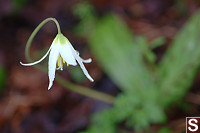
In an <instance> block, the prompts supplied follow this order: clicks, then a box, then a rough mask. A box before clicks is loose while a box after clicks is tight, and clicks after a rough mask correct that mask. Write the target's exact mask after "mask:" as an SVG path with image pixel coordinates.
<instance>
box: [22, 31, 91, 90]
mask: <svg viewBox="0 0 200 133" xmlns="http://www.w3.org/2000/svg"><path fill="white" fill-rule="evenodd" d="M49 52H50V54H49ZM48 54H49V65H48V75H49V86H48V90H50V88H51V87H52V85H53V81H54V78H55V71H56V63H57V65H58V68H57V70H63V64H64V63H66V64H67V66H69V65H72V66H76V65H77V62H78V64H79V65H80V67H81V69H82V70H83V73H84V74H85V76H86V77H87V78H88V79H89V80H90V81H91V82H93V81H94V80H93V79H92V77H91V76H90V75H89V73H88V71H87V70H86V68H85V66H84V64H83V63H90V62H92V59H91V58H89V59H87V60H84V59H82V58H81V57H80V56H79V53H78V51H76V50H75V49H74V48H73V46H72V45H71V43H70V42H69V40H68V39H67V38H66V37H65V36H64V35H63V34H61V33H59V34H57V36H56V37H55V39H54V40H53V43H52V44H51V46H50V48H49V50H48V51H47V53H46V54H45V55H44V56H43V57H42V58H41V59H40V60H38V61H35V62H33V63H28V64H24V63H22V62H20V64H21V65H23V66H32V65H35V64H38V63H40V62H41V61H42V60H44V59H45V58H46V57H47V55H48ZM76 61H77V62H76Z"/></svg>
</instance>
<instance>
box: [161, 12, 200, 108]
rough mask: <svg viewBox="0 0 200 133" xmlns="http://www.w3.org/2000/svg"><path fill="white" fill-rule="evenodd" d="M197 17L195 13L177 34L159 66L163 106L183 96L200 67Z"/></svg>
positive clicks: (199, 14) (199, 20) (198, 14)
mask: <svg viewBox="0 0 200 133" xmlns="http://www.w3.org/2000/svg"><path fill="white" fill-rule="evenodd" d="M199 16H200V12H197V13H196V14H195V15H194V16H193V17H192V18H191V19H190V20H189V21H188V23H187V24H186V25H185V26H184V27H183V29H182V30H181V31H180V33H179V34H177V36H176V37H175V39H174V41H173V42H172V44H171V45H170V48H169V49H168V50H167V53H166V54H165V56H164V57H163V60H162V61H161V63H160V64H159V75H160V78H159V81H160V82H159V83H160V88H161V97H163V99H162V102H163V103H162V104H164V105H165V106H167V105H169V104H170V103H173V102H175V101H177V100H179V99H180V98H182V97H183V96H184V95H185V93H186V92H187V90H188V89H189V87H190V86H191V84H192V82H193V79H194V76H195V74H196V72H197V68H198V67H199V65H200V30H199V29H200V18H199ZM166 96H167V97H166Z"/></svg>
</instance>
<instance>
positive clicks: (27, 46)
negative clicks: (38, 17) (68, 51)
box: [25, 18, 61, 62]
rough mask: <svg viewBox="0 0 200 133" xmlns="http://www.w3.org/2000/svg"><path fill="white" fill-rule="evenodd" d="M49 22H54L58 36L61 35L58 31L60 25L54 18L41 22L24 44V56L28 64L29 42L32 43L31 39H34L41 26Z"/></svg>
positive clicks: (29, 59)
mask: <svg viewBox="0 0 200 133" xmlns="http://www.w3.org/2000/svg"><path fill="white" fill-rule="evenodd" d="M49 21H54V22H55V24H56V26H57V29H58V34H59V33H61V31H60V25H59V23H58V21H57V20H56V19H55V18H47V19H45V20H44V21H42V22H41V23H40V24H39V25H38V26H37V27H36V28H35V30H34V31H33V32H32V34H31V36H30V37H29V39H28V41H27V43H26V50H25V56H26V59H27V60H28V61H29V62H32V60H31V58H30V54H29V51H30V46H31V42H32V41H33V38H34V37H35V35H36V34H37V33H38V31H39V30H40V29H41V28H42V26H44V25H45V24H46V23H47V22H49Z"/></svg>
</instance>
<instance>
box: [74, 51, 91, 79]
mask: <svg viewBox="0 0 200 133" xmlns="http://www.w3.org/2000/svg"><path fill="white" fill-rule="evenodd" d="M76 60H77V61H78V63H79V65H80V67H81V69H82V70H83V73H84V74H85V76H86V77H87V78H88V79H89V80H90V81H91V82H94V80H93V79H92V77H91V76H90V75H89V73H88V71H87V70H86V68H85V66H84V64H83V62H82V60H81V58H80V57H79V56H77V55H76Z"/></svg>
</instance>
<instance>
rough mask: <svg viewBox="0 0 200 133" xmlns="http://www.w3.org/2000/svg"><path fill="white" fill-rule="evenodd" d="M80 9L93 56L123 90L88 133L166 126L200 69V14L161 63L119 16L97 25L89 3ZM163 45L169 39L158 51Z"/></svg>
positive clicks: (160, 41)
mask: <svg viewBox="0 0 200 133" xmlns="http://www.w3.org/2000/svg"><path fill="white" fill-rule="evenodd" d="M75 9H77V10H75V11H74V13H75V14H76V15H78V16H79V18H80V19H81V22H80V25H79V27H84V28H85V29H83V31H82V35H83V36H85V37H86V38H87V39H88V42H89V46H90V48H91V51H92V52H93V54H94V55H95V57H96V59H97V61H98V62H99V64H100V65H101V67H102V68H103V69H104V71H105V72H106V73H107V74H108V76H109V77H110V78H111V79H112V80H113V81H114V82H115V84H117V85H118V86H119V88H120V89H121V91H122V92H121V93H120V94H118V95H117V97H116V98H115V102H114V106H113V107H112V108H111V109H106V110H104V111H103V112H100V113H96V114H95V116H94V117H93V125H92V126H90V128H89V130H88V132H91V133H101V132H106V133H115V132H117V131H118V124H119V123H120V122H123V121H125V124H126V125H127V126H131V127H133V128H134V129H135V130H141V129H148V128H149V126H150V124H151V123H162V122H165V121H166V116H165V113H164V110H165V109H166V108H168V107H169V105H170V104H173V103H174V102H177V101H178V100H180V99H182V98H183V96H185V94H186V92H187V90H188V88H189V87H190V86H191V83H192V81H193V79H194V76H195V75H196V72H197V70H198V67H199V65H200V62H199V61H198V60H199V59H200V45H199V42H200V39H199V34H200V31H199V29H198V28H196V27H199V26H200V19H199V15H200V13H199V12H197V13H196V14H195V15H194V16H192V18H191V19H190V20H189V21H188V23H187V24H185V26H184V27H183V28H182V30H181V31H180V33H178V34H177V36H176V37H175V38H174V40H173V41H172V45H171V46H170V47H169V48H168V50H167V52H166V54H165V55H164V57H163V59H162V61H161V62H159V63H158V64H156V63H155V61H156V56H155V54H154V53H153V52H152V50H151V48H150V47H149V46H150V44H148V42H147V39H146V38H145V37H144V36H137V35H136V36H134V35H133V34H132V33H131V31H130V30H129V29H128V27H127V26H126V24H125V23H124V22H123V20H121V19H120V18H119V17H117V16H116V15H114V14H109V15H106V16H103V17H102V18H100V19H98V20H96V19H95V18H96V16H93V14H91V12H93V9H92V8H91V7H90V6H89V4H88V3H82V4H79V5H78V7H77V8H75ZM91 21H92V22H91ZM86 22H88V23H86ZM91 24H92V28H90V27H91ZM91 29H92V30H91ZM88 31H89V32H90V33H89V34H88V33H87V34H86V32H88ZM162 43H163V38H159V39H157V40H155V41H154V42H153V43H152V44H154V45H153V48H155V47H158V46H159V44H162ZM191 58H192V59H191ZM181 77H184V78H181ZM166 132H167V131H166ZM168 132H170V131H168Z"/></svg>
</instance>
